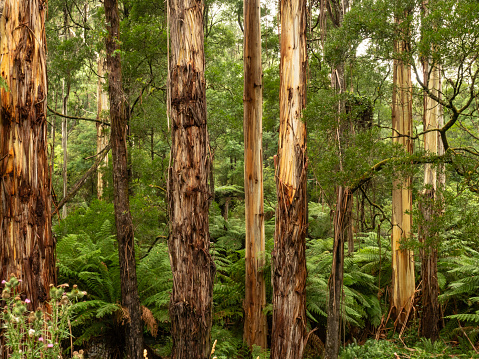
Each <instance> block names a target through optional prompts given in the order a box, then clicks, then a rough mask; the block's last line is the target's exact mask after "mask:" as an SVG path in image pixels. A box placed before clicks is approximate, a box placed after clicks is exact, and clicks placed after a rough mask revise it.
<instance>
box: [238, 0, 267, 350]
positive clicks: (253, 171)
mask: <svg viewBox="0 0 479 359" xmlns="http://www.w3.org/2000/svg"><path fill="white" fill-rule="evenodd" d="M243 9H244V98H243V103H244V125H243V126H244V192H245V222H246V241H245V246H246V254H245V265H246V274H245V278H246V281H245V301H244V311H245V322H244V341H245V342H246V344H247V345H248V347H249V348H250V349H252V347H253V345H257V346H260V347H261V348H263V349H266V348H267V341H266V339H267V334H268V323H267V320H266V315H265V314H264V313H263V309H264V307H265V306H266V286H265V281H264V276H263V270H262V268H263V267H264V266H265V260H264V251H265V235H264V204H263V150H262V148H263V144H262V142H263V131H262V124H263V122H262V116H263V103H262V102H263V85H262V69H261V26H260V19H261V16H260V1H259V0H245V1H244V6H243Z"/></svg>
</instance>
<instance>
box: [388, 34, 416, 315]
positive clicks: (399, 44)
mask: <svg viewBox="0 0 479 359" xmlns="http://www.w3.org/2000/svg"><path fill="white" fill-rule="evenodd" d="M408 46H409V45H408V43H407V42H406V41H404V40H396V41H395V48H396V53H397V54H398V56H401V55H403V54H404V53H405V52H406V51H408ZM392 127H393V134H392V136H393V142H394V143H399V144H401V145H402V146H403V147H404V150H405V151H407V152H408V153H412V151H413V149H412V145H413V143H412V140H411V138H410V137H411V136H412V135H413V133H412V83H411V68H410V66H409V65H407V64H406V63H404V61H403V60H402V59H395V60H394V73H393V101H392ZM403 135H404V136H403ZM401 177H403V178H400V179H395V180H394V181H393V190H392V225H393V229H392V236H391V242H392V244H391V248H392V272H393V273H392V283H391V309H392V310H393V317H394V318H396V319H398V321H399V323H403V321H404V320H405V319H406V318H405V315H406V313H407V312H408V311H409V310H410V309H411V305H412V300H413V297H414V291H415V282H414V255H413V252H412V250H408V249H401V248H400V247H401V242H404V241H407V240H408V239H409V238H410V237H411V227H412V217H411V213H412V191H411V177H410V176H406V177H404V176H401Z"/></svg>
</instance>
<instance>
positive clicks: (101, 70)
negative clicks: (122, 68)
mask: <svg viewBox="0 0 479 359" xmlns="http://www.w3.org/2000/svg"><path fill="white" fill-rule="evenodd" d="M105 67H106V61H105V58H104V57H103V56H101V55H100V54H99V55H98V83H97V117H96V119H97V120H98V121H100V122H97V124H96V153H101V152H102V151H103V149H104V148H105V147H106V146H107V145H108V132H109V129H108V127H109V126H108V125H105V124H104V123H107V121H108V116H107V114H108V110H109V106H108V93H107V92H106V91H105V90H104V87H105V83H106V81H105V75H106V68H105ZM107 167H108V156H105V157H104V159H103V161H102V163H101V164H100V165H99V166H98V170H97V186H96V188H97V198H98V199H101V198H102V197H103V190H104V179H103V169H105V168H107Z"/></svg>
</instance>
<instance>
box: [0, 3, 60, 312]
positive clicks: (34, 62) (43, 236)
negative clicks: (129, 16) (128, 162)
mask: <svg viewBox="0 0 479 359" xmlns="http://www.w3.org/2000/svg"><path fill="white" fill-rule="evenodd" d="M45 11H46V2H45V1H42V0H31V1H17V0H6V1H5V2H4V8H3V16H2V17H1V20H0V48H1V56H0V74H1V76H2V77H3V78H4V79H5V82H6V84H7V85H8V90H7V89H4V88H3V89H1V96H0V97H1V99H0V103H1V114H0V116H1V121H0V136H1V139H0V173H1V175H2V177H1V182H0V204H1V205H0V221H1V222H0V258H1V264H0V279H7V276H9V275H11V274H14V275H16V276H17V277H18V278H19V279H22V284H21V290H22V291H23V292H24V293H25V294H26V295H27V296H28V298H29V299H30V300H31V301H32V303H33V306H34V307H38V306H40V305H41V304H42V303H44V302H45V301H46V300H47V296H48V290H49V285H50V284H52V283H53V284H55V282H56V275H55V246H54V241H53V238H52V232H51V199H50V193H51V180H50V166H49V165H48V157H47V121H46V98H47V77H46V76H47V72H46V56H45V55H46V54H45V51H46V45H45V27H44V23H45Z"/></svg>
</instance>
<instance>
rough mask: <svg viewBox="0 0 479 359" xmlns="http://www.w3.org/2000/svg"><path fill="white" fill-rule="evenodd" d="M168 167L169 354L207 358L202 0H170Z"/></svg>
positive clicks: (209, 286)
mask: <svg viewBox="0 0 479 359" xmlns="http://www.w3.org/2000/svg"><path fill="white" fill-rule="evenodd" d="M169 5H170V7H169V14H170V29H171V54H172V56H171V59H170V81H169V90H170V96H171V97H170V98H171V105H170V109H171V113H170V120H171V139H172V142H171V157H170V158H171V167H170V168H169V179H168V201H169V204H168V206H169V208H168V210H169V216H170V236H169V240H168V248H169V253H170V263H171V270H172V272H173V291H172V293H171V301H170V318H171V337H172V339H173V348H172V358H173V359H189V358H201V359H207V358H208V357H209V354H210V351H211V338H210V332H211V321H212V295H213V277H214V273H215V267H214V263H213V260H212V258H211V255H210V252H209V249H210V236H209V220H208V209H209V198H210V192H209V187H208V173H209V161H208V132H207V128H206V86H205V77H204V71H205V64H204V46H203V41H204V36H203V11H204V4H203V2H202V1H201V0H198V1H197V0H170V1H169Z"/></svg>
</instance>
